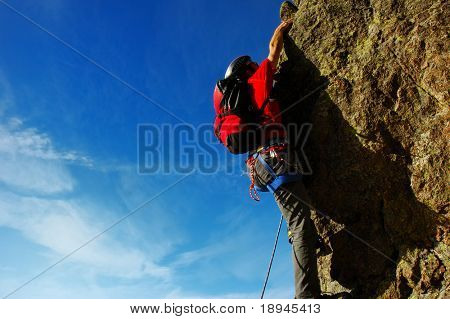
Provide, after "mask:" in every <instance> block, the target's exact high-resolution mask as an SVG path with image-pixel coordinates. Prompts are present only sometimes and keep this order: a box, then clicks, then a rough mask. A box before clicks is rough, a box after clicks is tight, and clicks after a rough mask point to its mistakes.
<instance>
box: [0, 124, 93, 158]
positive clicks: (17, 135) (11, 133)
mask: <svg viewBox="0 0 450 319" xmlns="http://www.w3.org/2000/svg"><path fill="white" fill-rule="evenodd" d="M0 153H3V154H10V155H23V156H27V157H33V158H38V159H43V160H60V161H69V162H76V163H79V164H84V165H91V160H90V159H89V158H88V157H86V156H81V155H79V154H78V153H77V152H74V151H67V152H61V151H56V150H55V149H54V147H53V144H52V141H51V139H50V137H49V136H47V135H46V134H44V133H41V132H39V131H38V130H37V129H35V128H23V127H22V121H21V120H20V119H18V118H11V119H10V120H9V122H8V123H7V124H6V125H4V124H3V125H1V124H0Z"/></svg>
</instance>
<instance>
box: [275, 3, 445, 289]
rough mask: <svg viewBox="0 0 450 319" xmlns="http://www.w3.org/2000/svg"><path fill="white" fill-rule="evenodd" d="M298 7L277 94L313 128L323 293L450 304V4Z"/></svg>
mask: <svg viewBox="0 0 450 319" xmlns="http://www.w3.org/2000/svg"><path fill="white" fill-rule="evenodd" d="M295 4H296V6H297V7H298V9H299V10H298V11H297V12H295V10H292V8H289V7H288V6H286V5H283V6H282V10H281V11H282V14H281V15H282V17H283V18H286V17H287V16H292V17H293V19H294V24H293V27H292V29H291V30H290V32H289V36H288V37H286V39H285V52H284V57H283V59H282V61H281V65H280V72H279V74H278V81H277V84H276V86H275V90H274V92H275V94H276V96H277V97H278V98H279V99H280V100H281V102H282V105H283V107H284V109H285V110H286V113H287V115H286V116H285V118H286V119H289V121H290V122H296V123H303V122H309V123H312V124H313V128H312V131H311V133H310V135H309V139H308V142H307V146H306V155H307V157H308V159H309V162H310V165H311V167H312V171H313V173H312V174H311V175H310V176H308V177H307V178H306V180H305V184H306V186H307V187H308V189H309V193H310V197H311V201H312V203H311V204H312V205H313V206H314V207H316V208H317V212H316V213H315V214H313V219H314V222H315V224H316V227H317V229H318V232H319V234H320V236H321V237H322V238H323V239H324V243H325V248H324V249H322V250H321V252H320V257H319V273H320V278H321V285H322V290H323V291H324V292H334V293H337V292H341V291H352V293H353V295H354V296H355V297H365V298H373V297H378V298H449V297H450V287H449V282H450V257H449V256H450V248H449V245H450V237H449V231H450V229H449V217H450V213H449V210H450V209H449V199H450V188H449V182H450V176H449V168H450V161H449V157H450V155H449V145H448V140H449V135H450V134H449V133H450V128H449V101H450V100H449V74H448V66H449V65H450V54H449V52H450V50H449V34H448V31H449V30H450V28H449V25H448V22H449V21H450V8H449V5H448V1H444V0H428V1H424V0H333V1H328V0H300V1H296V2H295ZM286 10H289V12H287V11H286ZM311 92H312V93H311ZM305 96H306V97H305ZM299 99H300V101H299ZM294 102H297V103H296V104H295V105H294V106H292V107H290V106H291V105H292V103H294Z"/></svg>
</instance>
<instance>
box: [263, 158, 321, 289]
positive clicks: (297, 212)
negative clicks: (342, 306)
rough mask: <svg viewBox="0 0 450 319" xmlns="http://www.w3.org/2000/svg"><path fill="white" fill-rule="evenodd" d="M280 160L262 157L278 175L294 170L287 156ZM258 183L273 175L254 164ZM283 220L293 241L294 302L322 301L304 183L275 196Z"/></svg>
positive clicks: (289, 184) (293, 184) (296, 183)
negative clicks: (303, 300)
mask: <svg viewBox="0 0 450 319" xmlns="http://www.w3.org/2000/svg"><path fill="white" fill-rule="evenodd" d="M278 155H279V157H276V156H271V155H270V154H269V153H267V154H261V155H260V156H262V157H263V159H264V160H265V161H266V162H267V164H269V165H270V167H271V168H272V169H273V170H274V172H275V173H276V174H278V175H279V174H283V173H284V172H286V171H287V170H289V169H292V167H293V165H292V164H291V163H293V161H291V160H289V159H288V157H287V155H286V154H278ZM255 172H256V174H255V183H256V185H257V186H259V187H262V186H265V185H266V184H267V182H269V181H270V180H271V175H270V173H269V172H267V170H266V169H265V168H264V166H263V165H262V164H261V163H260V162H259V161H256V162H255ZM274 197H275V201H276V202H277V204H278V207H279V208H280V211H281V213H282V215H283V218H284V219H285V220H286V222H287V224H288V228H289V231H290V234H291V238H292V260H293V263H294V277H295V298H318V297H320V283H319V278H318V274H317V257H316V252H315V243H316V239H317V233H316V229H315V227H314V224H313V222H312V221H311V217H310V215H311V212H310V210H309V208H308V206H306V205H305V204H303V203H302V202H301V201H300V200H299V199H301V200H303V201H304V202H306V203H309V202H310V200H309V197H308V194H307V192H306V190H305V187H304V186H303V183H302V182H301V181H299V182H293V183H288V184H284V185H282V186H281V187H280V188H279V189H278V190H277V191H276V192H275V194H274Z"/></svg>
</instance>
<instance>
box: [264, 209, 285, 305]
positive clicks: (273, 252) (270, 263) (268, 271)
mask: <svg viewBox="0 0 450 319" xmlns="http://www.w3.org/2000/svg"><path fill="white" fill-rule="evenodd" d="M282 224H283V216H281V218H280V223H279V225H278V231H277V236H276V237H275V244H274V245H273V250H272V256H271V257H270V262H269V269H267V274H266V280H264V286H263V289H262V291H261V299H264V293H265V292H266V286H267V282H268V281H269V276H270V270H271V269H272V263H273V258H274V257H275V252H276V250H277V245H278V238H279V237H280V230H281V225H282Z"/></svg>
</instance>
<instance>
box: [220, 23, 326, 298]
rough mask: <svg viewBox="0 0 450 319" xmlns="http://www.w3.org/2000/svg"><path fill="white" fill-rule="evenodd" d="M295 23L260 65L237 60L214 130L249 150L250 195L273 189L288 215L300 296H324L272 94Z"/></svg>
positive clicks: (223, 84)
mask: <svg viewBox="0 0 450 319" xmlns="http://www.w3.org/2000/svg"><path fill="white" fill-rule="evenodd" d="M291 25H292V21H291V20H287V21H284V22H282V23H281V24H280V25H279V26H278V27H277V28H276V30H275V32H274V34H273V37H272V39H271V41H270V45H269V56H268V57H267V59H265V60H264V61H263V62H262V63H261V64H260V65H259V66H258V64H257V63H255V62H253V61H252V60H251V58H250V57H249V56H242V57H239V58H237V59H235V60H234V61H233V62H232V63H231V64H230V66H229V67H228V69H227V71H226V73H225V79H223V80H221V81H219V82H218V83H217V85H216V87H215V90H214V107H215V111H216V119H215V123H214V127H215V133H216V136H217V137H218V139H219V140H220V141H221V142H222V143H223V144H224V145H225V146H226V147H227V148H228V149H229V150H230V151H231V152H232V153H246V152H248V153H249V157H248V160H247V167H248V172H249V177H250V180H251V186H250V195H251V197H252V198H254V199H255V200H258V201H259V196H258V193H257V190H260V191H271V192H272V193H273V195H274V198H275V201H276V203H277V205H278V207H279V209H280V211H281V213H282V215H283V218H284V219H285V220H286V222H287V225H288V229H289V236H290V242H291V243H292V247H293V249H292V250H293V254H292V259H293V264H294V275H295V298H319V297H320V296H321V292H320V284H319V279H318V274H317V260H316V254H315V243H316V231H315V227H314V224H313V223H312V221H311V218H310V210H309V208H308V207H307V206H305V205H304V204H303V202H302V200H304V201H306V202H308V197H307V193H306V190H305V188H304V186H303V183H302V182H301V180H300V178H301V175H300V173H299V172H298V171H297V170H295V169H294V170H293V167H294V168H295V163H294V161H292V156H288V155H292V153H291V152H289V151H288V150H289V145H288V143H287V136H286V132H285V129H284V128H283V126H282V121H281V120H282V118H281V117H282V113H281V110H280V105H279V103H278V102H277V101H276V100H274V99H272V98H271V91H272V86H273V76H274V73H275V72H276V70H277V65H278V60H279V58H280V54H281V51H282V49H283V36H284V33H285V32H287V31H288V30H289V29H290V27H291Z"/></svg>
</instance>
